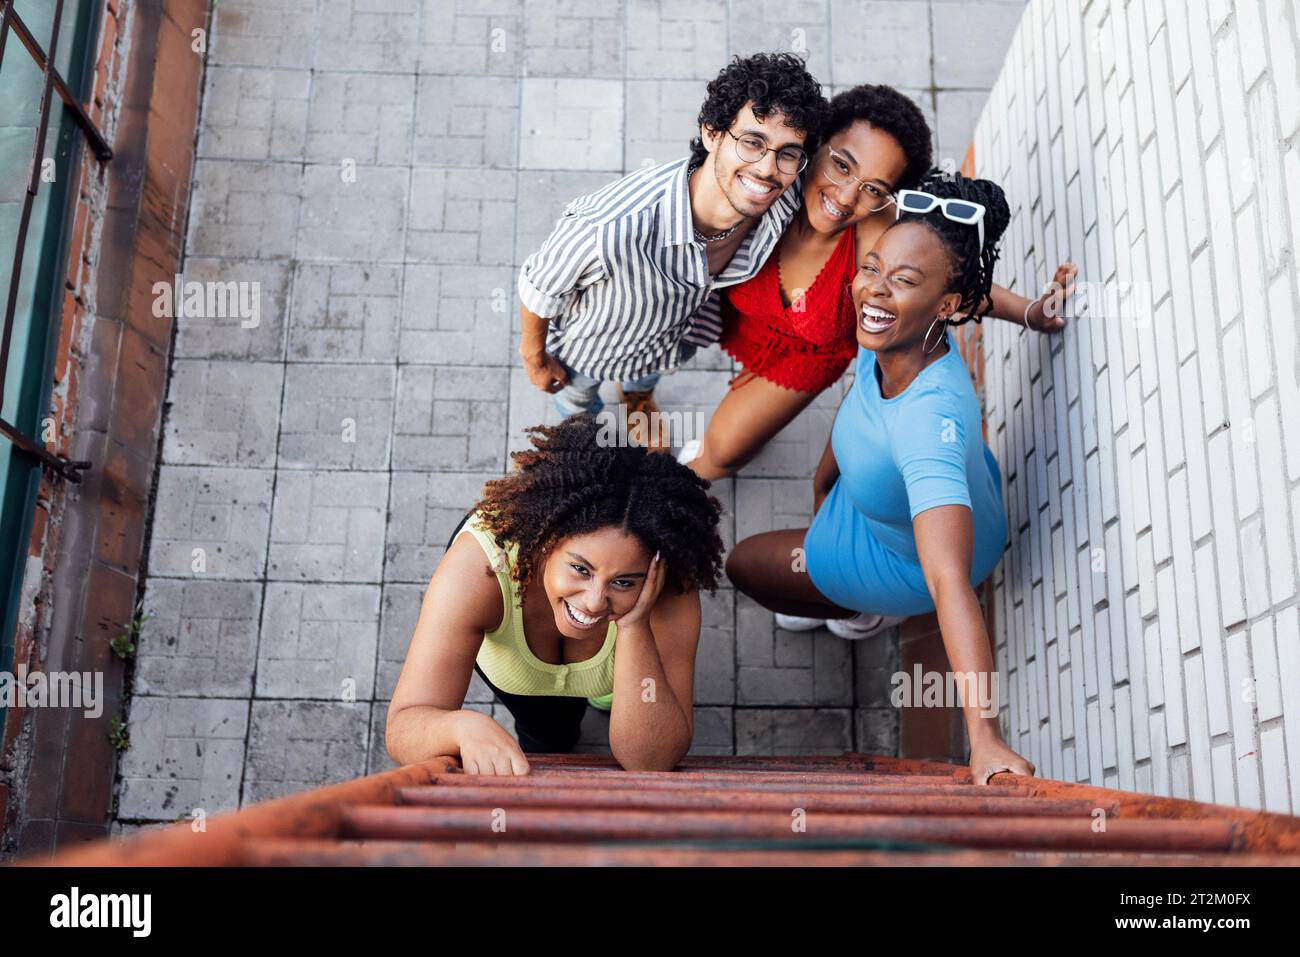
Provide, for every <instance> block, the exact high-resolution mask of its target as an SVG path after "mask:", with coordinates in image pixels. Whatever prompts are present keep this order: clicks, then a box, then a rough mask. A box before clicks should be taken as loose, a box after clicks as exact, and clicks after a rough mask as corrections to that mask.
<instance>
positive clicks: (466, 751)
mask: <svg viewBox="0 0 1300 957" xmlns="http://www.w3.org/2000/svg"><path fill="white" fill-rule="evenodd" d="M456 717H457V722H456V741H457V743H458V744H459V745H460V765H461V767H462V768H464V769H465V773H466V774H501V775H505V776H507V777H509V776H512V775H524V774H527V773H528V771H529V768H528V759H527V758H526V757H524V752H523V751H522V750H521V749H520V747H519V742H518V741H516V740H515V739H514V738H512V737H511V736H510V732H509V731H507V730H506V729H505V728H503V727H501V725H499V724H497V723H496V722H495V721H494V720H492V719H491V718H489V717H488V716H487V715H485V714H480V713H479V712H477V711H460V712H458V713H457V716H456Z"/></svg>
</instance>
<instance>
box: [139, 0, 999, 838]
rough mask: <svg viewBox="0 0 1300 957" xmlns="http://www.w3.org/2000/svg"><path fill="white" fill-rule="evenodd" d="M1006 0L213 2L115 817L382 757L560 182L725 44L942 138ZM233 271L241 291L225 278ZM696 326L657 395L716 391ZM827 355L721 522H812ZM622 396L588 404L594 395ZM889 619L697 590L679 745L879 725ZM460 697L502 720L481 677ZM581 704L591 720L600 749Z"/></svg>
mask: <svg viewBox="0 0 1300 957" xmlns="http://www.w3.org/2000/svg"><path fill="white" fill-rule="evenodd" d="M1022 10H1023V0H969V2H967V0H752V2H743V0H732V2H730V3H728V2H725V0H692V2H686V0H628V2H626V3H615V2H608V0H383V2H377V0H217V3H216V11H215V15H214V25H213V34H212V44H211V53H210V57H209V61H208V68H207V73H206V78H205V87H204V93H203V103H202V111H201V118H200V131H199V141H198V160H197V164H196V168H195V171H194V172H195V180H194V191H193V197H192V202H191V207H190V218H189V232H188V237H187V243H186V250H185V279H186V280H187V281H199V282H209V283H213V282H215V283H232V282H233V283H246V284H251V283H258V284H259V287H258V288H259V289H260V296H259V298H258V303H259V306H260V309H259V312H258V315H257V316H256V321H255V322H251V321H249V317H248V316H246V315H245V316H241V315H229V316H227V317H225V318H220V317H218V318H205V317H202V316H193V315H190V316H185V317H182V318H181V319H179V320H178V323H177V325H178V333H177V338H176V348H175V355H174V357H173V361H172V366H171V379H170V388H169V393H168V396H167V403H168V404H167V407H166V419H165V426H164V440H163V463H162V466H161V474H160V480H159V488H158V499H157V509H156V514H155V516H154V520H153V526H152V538H151V542H150V550H149V566H148V569H147V585H146V595H145V610H146V612H147V613H148V614H149V615H150V616H151V617H150V618H149V619H148V620H147V621H146V622H145V624H144V627H143V633H142V635H141V640H140V642H139V653H138V658H137V663H136V669H135V679H134V682H135V683H134V695H133V699H132V702H131V709H130V720H129V725H128V729H129V733H130V738H131V742H132V743H131V747H130V748H129V749H128V750H127V751H125V752H124V754H123V758H122V763H121V772H122V773H121V779H122V780H121V788H120V795H119V808H118V817H119V820H120V821H121V822H123V824H122V827H123V828H124V829H131V828H134V827H137V826H141V825H143V824H145V823H146V822H153V821H169V820H174V819H176V818H177V817H179V816H182V815H189V814H190V812H191V811H192V809H194V808H203V809H204V810H205V812H207V813H214V812H217V811H221V810H226V809H231V808H234V807H237V806H239V805H241V804H244V803H248V802H252V801H258V800H262V799H266V798H270V797H274V796H278V795H281V794H284V793H288V792H292V791H296V790H301V789H304V788H308V787H314V786H319V785H321V784H325V783H330V782H334V781H339V780H343V779H347V778H351V777H355V776H358V775H362V774H366V773H370V772H374V771H378V770H381V769H384V768H387V767H389V766H390V761H389V759H388V757H387V754H386V753H385V749H384V745H383V727H384V720H385V716H386V713H387V702H388V700H389V698H390V696H391V694H392V689H393V686H394V683H395V682H396V679H397V675H398V672H399V670H400V668H401V664H402V659H403V657H404V654H405V649H406V643H407V642H408V640H409V638H410V635H411V631H412V628H413V626H414V622H415V618H416V613H417V610H418V608H419V603H420V598H421V594H422V591H423V587H424V585H425V584H427V582H428V579H429V576H430V574H431V572H432V569H433V567H434V566H435V564H436V563H437V561H438V559H439V557H440V555H441V552H442V544H443V542H445V540H446V538H447V535H448V533H449V532H450V531H451V529H452V527H453V526H454V524H455V522H456V521H457V520H458V519H459V517H460V516H461V515H462V514H463V512H464V510H465V509H466V507H467V506H468V505H470V504H471V503H472V502H473V501H474V499H475V498H476V496H477V493H478V491H479V489H480V488H481V486H482V483H483V482H484V481H485V480H486V479H488V478H491V477H493V476H496V475H499V474H501V472H502V471H503V470H504V469H505V467H506V465H507V461H508V460H507V455H508V453H509V452H510V451H512V450H514V449H517V448H519V447H520V445H521V443H522V442H523V439H522V436H521V430H522V429H523V428H524V427H525V426H529V425H534V424H536V423H538V422H543V421H546V422H552V421H555V419H556V416H555V413H554V411H553V410H552V409H551V408H550V404H549V402H548V401H547V399H546V397H545V396H543V395H542V393H540V392H538V391H536V390H535V389H534V388H533V387H532V386H531V385H530V384H529V383H528V381H527V379H526V378H525V377H524V375H523V373H522V371H521V370H520V369H519V368H518V367H517V365H516V362H515V358H516V352H515V345H516V341H517V339H516V337H517V321H516V319H515V318H514V317H515V316H517V310H518V303H517V299H516V297H515V294H514V277H515V273H516V270H517V269H518V267H519V265H520V263H521V262H522V261H523V259H524V258H525V257H526V256H527V255H528V254H529V253H530V252H531V251H532V250H533V249H534V248H536V246H537V245H538V244H540V242H541V241H542V239H543V238H544V237H545V236H546V234H547V233H548V232H549V230H550V228H551V226H552V224H553V223H554V221H555V219H556V217H557V215H558V214H559V212H560V210H561V209H562V208H563V207H564V205H565V204H566V203H567V202H568V201H569V200H570V199H572V198H573V197H575V196H577V195H579V194H580V193H582V192H586V191H589V190H591V189H594V188H596V187H598V186H600V185H602V184H604V183H606V182H608V181H610V180H611V179H613V178H616V177H617V176H619V175H621V174H622V173H624V172H626V171H628V170H631V169H635V168H637V167H639V166H642V165H644V164H647V163H658V162H666V161H668V160H670V159H673V158H675V157H678V156H681V155H683V154H684V153H685V151H686V149H687V144H688V141H689V140H690V138H691V137H692V135H694V132H695V130H694V118H695V114H696V111H697V110H698V108H699V104H700V102H701V101H702V99H703V96H704V86H705V84H706V82H707V81H708V80H709V79H710V78H711V77H712V76H714V75H715V74H716V72H717V71H718V69H719V68H721V66H722V65H723V64H724V63H725V62H726V60H727V58H728V57H729V56H730V55H731V54H733V53H740V54H744V53H749V52H753V51H757V50H761V49H766V50H777V49H781V50H794V51H796V52H800V53H801V54H803V55H804V56H805V57H806V59H807V61H808V63H809V67H810V70H811V71H812V72H813V74H814V75H815V76H816V77H817V78H818V79H819V80H820V81H821V82H822V83H823V86H824V88H825V89H826V91H827V92H828V94H829V93H834V92H838V91H839V90H841V89H844V88H846V87H849V86H852V85H854V84H857V83H863V82H873V83H889V84H892V85H894V86H897V87H899V88H901V89H903V90H904V91H905V92H907V93H908V94H909V95H911V96H913V97H914V98H915V99H916V100H917V101H918V102H919V103H920V104H921V105H922V107H923V109H924V110H925V112H926V115H927V116H928V117H929V119H930V121H931V123H932V126H933V128H934V130H935V137H936V156H937V157H938V158H939V159H940V160H942V159H943V158H951V159H952V160H953V162H954V163H956V164H960V162H961V158H962V156H963V154H964V153H965V149H966V143H967V141H968V139H969V137H970V135H971V131H972V129H973V127H974V123H975V119H976V117H977V115H978V112H979V110H980V109H981V107H982V105H983V103H984V101H985V98H986V95H987V90H988V88H989V87H990V86H991V85H992V83H993V80H994V79H995V78H996V76H997V73H998V70H999V69H1000V66H1001V61H1002V57H1003V55H1004V52H1005V49H1006V47H1007V45H1008V43H1009V41H1010V38H1011V35H1012V33H1013V31H1014V29H1015V26H1016V23H1017V22H1018V19H1019V17H1020V14H1021V12H1022ZM250 288H251V287H250ZM731 374H732V364H731V361H730V360H729V359H728V357H726V356H725V355H724V354H722V353H720V352H719V351H718V350H717V349H716V348H714V349H711V350H708V351H704V352H702V353H701V354H699V355H698V356H696V358H695V359H694V360H692V363H691V365H690V367H689V368H687V369H684V370H682V371H680V372H679V373H677V374H675V375H673V376H670V377H668V378H666V379H665V380H664V382H663V383H662V385H661V386H660V389H659V396H660V401H661V403H662V404H663V405H664V406H665V408H666V409H667V410H668V411H674V410H682V411H689V412H692V413H694V412H696V411H698V412H700V413H702V414H703V415H704V416H705V418H706V419H707V415H708V413H709V412H710V411H711V410H712V409H713V407H714V406H715V405H716V404H717V402H718V400H719V399H720V398H721V396H722V395H723V394H724V393H725V391H726V388H727V381H728V379H729V377H730V376H731ZM846 387H847V381H846V382H845V383H841V385H840V386H837V387H836V388H835V389H832V390H830V392H828V393H827V394H825V395H823V396H822V397H821V398H820V399H819V400H818V401H817V402H816V403H815V404H814V405H813V406H812V407H811V408H810V409H809V410H808V411H807V412H806V413H805V414H804V415H803V416H801V417H800V419H799V420H798V421H797V422H796V423H795V424H793V425H792V426H791V427H790V428H789V429H787V430H786V432H785V433H784V434H783V435H781V436H780V437H779V438H778V439H777V440H776V441H774V442H773V443H772V444H771V446H770V447H769V448H768V449H766V450H765V451H764V453H763V454H762V455H761V456H760V458H759V459H758V460H757V461H755V462H754V463H753V464H752V465H751V466H749V467H748V468H747V469H745V471H744V472H743V474H742V475H741V476H740V477H738V478H736V479H734V480H726V481H724V482H721V483H719V484H718V487H717V493H718V495H719V497H720V498H721V499H722V500H723V501H724V502H725V503H726V506H727V511H726V515H725V519H724V537H725V540H726V542H727V544H728V545H729V546H730V545H731V544H732V543H734V542H735V541H736V540H737V539H738V538H741V537H743V536H745V535H748V534H752V533H754V532H758V531H764V530H768V529H773V528H781V527H790V526H798V525H801V524H805V523H806V520H807V518H808V515H809V512H810V508H811V493H810V488H809V482H808V479H809V477H810V476H811V474H812V469H813V466H814V464H815V463H816V460H817V458H818V455H819V454H820V450H821V448H822V446H823V444H824V442H825V439H826V436H827V434H828V433H829V429H830V424H831V421H832V418H833V416H834V412H835V408H836V406H837V404H838V399H839V396H840V395H841V394H842V392H843V390H844V388H846ZM610 398H612V396H611V397H610ZM896 655H897V648H896V642H895V641H894V640H893V638H892V637H891V638H886V639H881V640H878V641H875V642H871V643H861V644H849V643H845V642H842V641H840V640H839V639H836V638H835V637H833V636H831V635H829V634H828V633H827V632H825V631H818V632H814V633H805V634H792V633H788V632H783V631H778V630H776V629H775V627H774V624H773V619H772V615H771V614H770V613H768V612H766V611H765V610H763V609H762V608H761V607H759V606H758V605H756V604H755V603H753V602H752V601H750V600H748V599H746V598H744V597H740V596H737V594H736V593H735V591H734V590H733V589H731V588H730V587H723V588H720V589H719V590H718V592H717V593H716V594H714V595H706V596H705V601H704V635H703V639H702V641H701V646H700V658H699V663H698V667H697V696H696V697H697V700H696V709H697V710H696V738H695V745H694V750H695V752H696V753H699V754H732V753H740V754H745V753H764V754H798V753H834V752H840V751H843V750H848V749H859V750H867V751H877V752H883V753H888V752H891V751H893V750H894V749H895V748H896V742H897V721H896V714H895V712H894V711H893V709H891V708H890V707H889V705H888V693H889V683H888V676H889V674H890V673H891V672H892V671H893V670H894V667H895V661H896ZM467 707H471V708H475V709H478V710H481V711H484V712H487V713H491V714H493V715H494V716H496V717H497V718H498V719H499V720H501V721H502V722H503V724H505V725H506V726H507V727H509V726H510V716H509V714H507V713H506V712H505V710H504V709H503V708H502V707H501V706H500V705H495V704H493V702H492V699H491V695H490V694H489V693H488V692H487V689H486V688H485V687H484V686H482V685H481V684H480V683H479V682H478V679H477V678H475V682H474V685H473V686H472V687H471V689H470V695H469V701H468V702H467ZM605 723H606V719H605V718H604V716H603V715H601V714H600V713H598V712H596V711H594V710H593V711H589V716H588V720H587V723H586V724H585V725H584V733H583V739H582V745H581V747H582V748H584V749H590V750H602V749H605V748H606V746H607V741H606V727H605Z"/></svg>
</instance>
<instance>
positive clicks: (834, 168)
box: [822, 143, 894, 213]
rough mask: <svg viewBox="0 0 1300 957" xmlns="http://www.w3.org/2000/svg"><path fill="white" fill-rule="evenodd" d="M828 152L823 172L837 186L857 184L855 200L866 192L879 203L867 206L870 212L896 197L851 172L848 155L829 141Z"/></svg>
mask: <svg viewBox="0 0 1300 957" xmlns="http://www.w3.org/2000/svg"><path fill="white" fill-rule="evenodd" d="M826 153H827V156H826V162H825V164H824V167H825V168H824V169H823V170H822V172H823V173H824V174H825V176H826V179H827V181H828V182H831V183H833V184H835V185H836V186H852V185H854V184H856V185H857V193H856V194H855V195H854V197H853V198H854V200H855V201H857V200H859V199H861V198H862V194H863V193H866V194H867V196H868V197H869V198H870V201H871V202H872V203H875V204H878V205H873V206H869V207H867V209H868V211H869V212H872V213H878V212H880V211H881V210H882V209H885V208H886V207H887V206H889V204H890V203H892V202H893V201H894V197H893V196H891V195H890V194H889V191H888V190H883V189H881V188H880V187H879V186H877V185H876V184H875V183H869V182H867V181H866V180H865V179H858V177H856V176H854V175H853V174H852V173H850V172H849V168H850V167H849V159H848V157H846V156H845V155H844V154H843V153H840V152H838V151H837V150H836V149H835V147H833V146H831V145H830V144H829V143H828V144H827V145H826Z"/></svg>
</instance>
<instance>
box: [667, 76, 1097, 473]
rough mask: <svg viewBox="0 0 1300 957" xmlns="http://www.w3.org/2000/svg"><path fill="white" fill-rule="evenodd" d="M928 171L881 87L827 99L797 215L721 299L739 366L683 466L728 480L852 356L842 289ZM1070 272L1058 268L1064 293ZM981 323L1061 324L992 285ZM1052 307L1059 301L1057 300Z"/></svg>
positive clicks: (905, 104) (909, 124)
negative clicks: (826, 119) (757, 265)
mask: <svg viewBox="0 0 1300 957" xmlns="http://www.w3.org/2000/svg"><path fill="white" fill-rule="evenodd" d="M931 161H932V152H931V139H930V127H929V125H928V124H927V123H926V121H925V116H924V115H923V114H922V113H921V110H920V108H919V107H917V105H916V104H915V103H913V102H912V101H911V100H910V99H908V98H907V97H906V96H904V95H903V94H901V93H899V92H898V91H897V90H895V89H893V88H892V87H888V86H858V87H854V88H852V89H850V90H845V91H844V92H842V93H840V94H838V95H837V96H836V97H835V98H834V99H832V100H831V119H830V123H829V124H828V127H827V129H826V131H825V133H824V134H823V137H822V143H821V146H820V147H819V148H818V150H817V152H816V153H815V154H814V156H813V158H812V160H811V162H810V163H809V164H808V168H807V170H806V171H805V173H804V192H803V206H802V208H801V209H800V210H799V212H798V213H796V214H795V217H794V219H793V220H791V222H790V225H789V226H788V227H787V228H786V231H785V233H784V235H783V236H782V237H781V241H780V243H778V244H777V247H776V249H774V250H773V251H772V254H771V256H770V257H768V260H767V263H766V264H765V265H764V266H763V268H762V269H761V270H760V271H759V273H758V275H756V276H755V277H754V278H753V279H750V280H749V281H748V282H744V283H741V284H739V285H736V286H732V287H731V288H730V289H729V290H727V293H726V294H725V295H724V296H723V301H722V309H723V322H724V328H723V333H722V338H721V340H720V343H719V345H721V347H722V348H723V349H724V350H725V351H726V352H727V353H729V354H730V355H731V356H732V357H733V358H735V359H736V360H737V361H738V362H740V363H741V365H742V366H743V367H744V371H743V372H742V373H741V374H740V375H738V376H736V378H735V379H733V380H732V383H731V390H730V391H729V392H728V393H727V395H726V396H725V397H724V398H723V400H722V402H721V403H720V404H719V405H718V408H717V409H716V410H715V411H714V413H713V417H712V419H711V420H710V422H709V427H708V430H707V432H706V433H705V435H704V438H703V440H702V441H701V442H698V443H697V442H691V443H688V444H687V446H686V447H685V448H683V450H682V454H681V456H680V458H681V460H682V461H683V462H687V463H688V464H689V465H690V467H691V468H692V469H693V470H694V471H695V472H696V473H697V474H698V475H700V476H702V477H703V478H707V479H710V480H712V479H718V478H723V477H725V476H727V475H731V474H733V473H735V472H736V471H737V470H738V469H740V467H741V466H743V465H744V464H745V463H747V462H748V461H750V460H751V459H752V458H753V457H754V456H755V455H757V454H758V453H759V451H760V450H761V449H762V448H763V446H764V445H766V444H767V443H768V442H769V441H770V440H771V439H772V438H773V437H774V436H775V435H776V434H777V433H778V432H780V431H781V430H782V429H783V428H785V426H786V425H788V424H789V423H790V422H791V421H793V420H794V418H795V417H796V416H797V415H798V414H799V413H800V412H802V411H803V410H804V409H805V408H807V407H808V405H809V404H810V403H811V402H812V401H813V399H815V398H816V397H817V396H818V394H819V393H820V392H821V391H822V390H823V389H826V388H828V387H829V386H831V385H833V384H834V383H835V382H836V380H838V379H839V377H840V376H841V375H842V374H843V373H844V370H845V369H846V368H848V365H849V363H850V362H851V361H852V359H853V357H854V356H855V355H856V354H857V338H856V329H857V316H856V315H855V314H854V310H853V301H852V298H851V297H850V296H849V293H848V287H849V285H850V283H852V281H853V277H854V275H855V274H856V272H857V270H858V266H859V264H860V262H861V259H862V257H863V256H865V255H866V254H867V253H868V252H869V251H870V250H871V248H872V246H874V245H875V243H876V240H877V239H878V238H879V237H880V235H881V234H882V233H883V232H884V231H885V229H886V228H887V227H888V226H889V225H890V224H891V223H893V222H894V218H895V215H894V208H893V200H892V198H891V197H892V194H893V193H894V192H895V191H896V190H899V189H912V188H914V187H915V186H916V185H917V184H918V183H919V182H920V181H921V179H922V177H924V176H925V174H926V173H927V172H929V170H930V167H931ZM1074 271H1075V268H1074V266H1073V265H1072V264H1070V263H1065V264H1062V265H1061V267H1060V268H1058V270H1057V272H1056V277H1055V278H1056V282H1057V283H1059V284H1060V285H1061V286H1068V285H1069V281H1070V279H1071V278H1072V277H1073V275H1074ZM990 298H991V299H992V308H991V309H990V311H989V314H990V315H993V316H997V317H998V318H1001V319H1008V320H1012V321H1014V322H1016V323H1020V322H1022V321H1023V322H1024V323H1025V325H1026V326H1029V327H1030V328H1034V329H1038V330H1041V331H1055V330H1057V329H1060V328H1063V327H1064V325H1065V321H1064V319H1063V318H1061V317H1060V310H1059V309H1056V310H1052V309H1045V308H1044V305H1045V299H1044V298H1040V299H1037V300H1032V301H1031V300H1029V299H1026V298H1024V297H1023V296H1018V295H1015V294H1014V293H1012V292H1009V291H1008V290H1006V289H1003V288H1002V287H1001V286H996V285H995V286H994V287H993V292H992V295H991V297H990ZM1055 298H1056V299H1057V300H1058V301H1059V299H1060V298H1062V297H1061V296H1059V295H1058V296H1057V297H1055Z"/></svg>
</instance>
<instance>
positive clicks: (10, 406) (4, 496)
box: [0, 0, 112, 730]
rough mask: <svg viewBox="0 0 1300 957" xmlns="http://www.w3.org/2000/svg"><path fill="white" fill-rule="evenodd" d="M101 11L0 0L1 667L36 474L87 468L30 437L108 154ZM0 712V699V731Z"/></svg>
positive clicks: (42, 406) (10, 634) (87, 3)
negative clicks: (75, 247) (84, 188)
mask: <svg viewBox="0 0 1300 957" xmlns="http://www.w3.org/2000/svg"><path fill="white" fill-rule="evenodd" d="M103 10H104V4H103V2H102V0H53V2H49V0H35V2H30V0H29V2H24V3H20V2H18V0H0V270H4V271H0V275H6V273H7V275H8V281H7V283H6V285H4V286H0V290H3V297H4V298H0V311H2V316H3V328H2V329H0V335H2V336H3V338H2V339H0V608H2V609H3V615H4V617H3V619H0V671H12V669H13V657H14V634H15V631H16V626H17V618H18V605H19V598H20V593H21V590H22V583H23V573H24V570H25V566H26V559H27V548H28V542H29V539H30V536H31V532H32V522H33V519H34V517H35V511H36V497H37V492H38V490H39V487H40V480H41V474H42V469H49V470H50V471H51V473H52V474H53V475H54V476H56V477H57V478H59V479H66V480H68V481H73V482H76V481H79V474H78V470H79V469H82V468H86V467H89V465H90V463H89V462H68V461H67V460H65V459H63V458H61V457H59V456H57V455H55V454H54V453H52V452H50V451H49V450H48V449H47V448H46V447H45V442H44V440H43V439H42V438H41V434H42V430H43V424H42V423H43V419H44V418H45V416H46V415H48V411H47V410H48V408H49V401H50V392H51V389H52V385H53V383H52V381H51V380H52V372H53V363H54V351H55V349H56V347H57V343H58V338H59V336H58V332H59V321H60V318H61V314H62V308H63V295H64V281H63V280H64V276H65V275H66V271H67V264H68V256H69V250H68V249H67V244H68V242H69V236H68V232H69V227H70V222H71V213H72V211H73V208H74V207H73V203H74V201H75V199H76V191H75V189H74V188H73V185H74V184H75V183H76V182H77V178H78V177H79V175H80V160H81V150H80V145H81V142H82V140H83V139H84V140H86V141H87V142H88V143H89V145H90V147H91V149H92V150H93V151H94V153H95V156H96V158H97V159H98V160H99V161H100V162H101V163H103V162H107V161H108V160H109V159H110V158H111V156H112V151H111V149H110V148H109V146H108V143H107V141H106V140H105V139H104V137H103V134H102V133H101V132H100V131H99V129H98V128H96V126H95V124H94V123H93V122H92V121H91V119H90V118H89V116H88V115H87V114H86V111H85V109H84V108H83V107H82V105H81V103H82V100H83V99H84V97H85V96H86V94H87V91H86V88H87V86H88V85H89V81H90V79H91V78H92V70H93V65H94V53H95V41H96V39H97V32H98V26H99V17H100V15H102V13H103ZM24 51H25V53H24ZM65 77H66V79H65ZM56 95H57V96H58V98H59V99H60V100H61V101H62V104H63V106H62V108H61V109H59V110H58V111H54V110H52V106H53V103H54V97H55V96H56ZM51 170H52V171H53V173H54V176H53V178H52V181H49V176H48V174H49V172H50V171H51ZM6 184H7V185H6ZM4 716H5V709H4V702H3V701H0V730H2V729H3V727H4Z"/></svg>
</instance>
